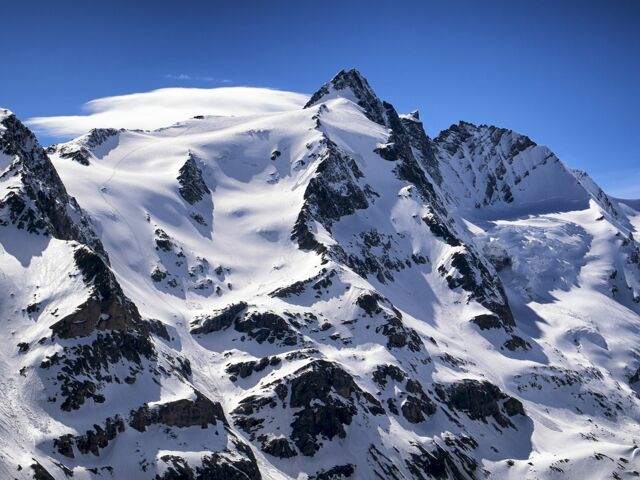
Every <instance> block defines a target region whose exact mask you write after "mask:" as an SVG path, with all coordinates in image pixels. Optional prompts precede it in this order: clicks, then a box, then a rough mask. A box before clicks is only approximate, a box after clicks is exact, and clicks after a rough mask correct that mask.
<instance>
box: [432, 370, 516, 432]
mask: <svg viewBox="0 0 640 480" xmlns="http://www.w3.org/2000/svg"><path fill="white" fill-rule="evenodd" d="M436 393H437V394H438V397H439V398H440V400H442V401H444V402H445V403H446V404H447V406H448V407H449V408H451V409H452V410H454V411H455V410H457V411H462V412H464V413H465V414H466V415H468V416H469V418H471V419H472V420H482V421H483V422H486V421H487V419H488V418H489V417H492V418H493V419H494V420H495V421H496V423H497V424H498V425H500V426H501V427H513V428H515V427H514V425H513V423H511V421H510V420H509V418H507V417H513V416H515V415H526V414H525V412H524V407H523V406H522V403H521V402H520V401H519V400H517V399H515V398H513V397H510V396H508V395H506V394H505V393H503V392H502V391H501V390H500V389H499V388H498V387H496V386H495V385H493V384H492V383H490V382H488V381H486V380H485V381H482V382H480V381H478V380H470V379H465V380H462V381H460V382H456V383H453V384H450V385H448V386H446V387H445V386H443V385H436ZM505 414H506V416H505Z"/></svg>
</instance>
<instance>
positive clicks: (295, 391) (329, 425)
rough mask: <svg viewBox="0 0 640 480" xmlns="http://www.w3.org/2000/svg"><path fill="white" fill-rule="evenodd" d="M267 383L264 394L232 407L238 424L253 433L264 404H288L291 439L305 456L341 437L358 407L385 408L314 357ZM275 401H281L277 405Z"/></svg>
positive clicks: (337, 369) (369, 410)
mask: <svg viewBox="0 0 640 480" xmlns="http://www.w3.org/2000/svg"><path fill="white" fill-rule="evenodd" d="M267 387H268V393H266V395H261V396H250V397H246V398H244V399H243V400H242V401H241V402H240V405H239V406H238V408H236V410H234V412H233V415H234V418H235V423H236V425H239V426H240V427H241V428H243V429H244V430H245V431H247V433H250V434H251V435H252V436H254V435H256V434H257V433H258V432H262V431H263V430H264V422H265V419H264V418H263V417H258V414H262V415H265V414H267V415H268V416H269V414H268V413H267V411H266V410H267V409H275V408H280V409H286V408H290V409H292V410H293V414H292V417H291V418H292V423H291V436H290V438H291V440H292V441H293V443H294V444H295V446H296V447H297V448H298V450H299V451H300V453H302V454H303V455H306V456H313V455H315V453H316V452H317V451H318V450H319V449H320V448H321V447H322V440H323V439H325V440H331V439H333V438H334V437H338V438H344V437H345V436H346V430H345V426H348V425H350V424H351V423H352V421H353V419H354V416H356V415H357V414H358V412H359V411H364V412H366V413H368V414H370V415H380V414H383V413H384V409H383V408H382V406H381V405H380V403H379V402H378V400H376V399H375V398H374V397H373V396H372V395H371V394H369V393H368V392H366V391H363V390H362V389H361V388H360V387H359V386H358V385H357V384H356V383H355V381H354V380H353V377H351V375H349V374H348V373H347V372H346V371H344V370H343V369H342V368H340V367H339V366H338V365H336V364H334V363H332V362H328V361H326V360H321V359H315V360H312V361H311V362H310V363H309V364H308V365H306V366H304V367H302V368H300V369H298V370H297V371H295V372H294V373H293V374H291V375H289V376H287V377H286V378H285V379H283V381H278V382H276V383H275V384H271V385H268V386H267ZM287 398H288V402H287ZM278 403H282V405H281V406H280V407H278ZM261 434H263V435H264V434H265V433H261ZM265 446H268V444H267V445H265ZM268 448H269V447H268Z"/></svg>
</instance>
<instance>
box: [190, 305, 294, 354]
mask: <svg viewBox="0 0 640 480" xmlns="http://www.w3.org/2000/svg"><path fill="white" fill-rule="evenodd" d="M246 310H247V304H246V303H244V302H240V303H237V304H233V305H230V306H228V307H226V308H224V309H223V310H220V311H218V312H215V313H214V314H213V315H210V316H209V315H204V316H199V317H197V318H196V319H195V320H194V321H193V322H192V324H191V325H192V329H191V333H193V334H196V335H197V334H207V333H212V332H217V331H221V330H226V329H228V328H229V327H231V326H232V325H233V328H234V330H235V331H236V332H239V333H243V334H246V335H247V336H248V337H249V338H251V339H253V340H255V341H256V342H257V343H263V342H268V343H274V342H278V343H282V344H283V345H295V344H296V343H297V341H298V340H297V339H298V336H297V333H296V332H295V330H293V329H292V328H291V326H290V325H289V323H288V322H287V321H286V320H285V319H284V318H283V317H281V316H280V315H277V314H275V313H273V312H257V311H246Z"/></svg>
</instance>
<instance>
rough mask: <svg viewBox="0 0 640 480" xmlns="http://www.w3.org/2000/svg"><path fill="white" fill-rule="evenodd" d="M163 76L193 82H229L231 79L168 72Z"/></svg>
mask: <svg viewBox="0 0 640 480" xmlns="http://www.w3.org/2000/svg"><path fill="white" fill-rule="evenodd" d="M164 78H168V79H169V80H180V81H193V82H213V83H226V84H231V83H233V80H231V79H228V78H216V77H208V76H202V75H190V74H188V73H179V74H175V73H170V74H167V75H164Z"/></svg>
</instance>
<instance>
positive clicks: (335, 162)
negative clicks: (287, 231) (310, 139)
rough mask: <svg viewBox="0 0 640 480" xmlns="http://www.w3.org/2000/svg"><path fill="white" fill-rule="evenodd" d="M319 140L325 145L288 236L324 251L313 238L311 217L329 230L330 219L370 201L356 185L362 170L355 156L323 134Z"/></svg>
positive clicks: (362, 206)
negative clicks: (321, 139)
mask: <svg viewBox="0 0 640 480" xmlns="http://www.w3.org/2000/svg"><path fill="white" fill-rule="evenodd" d="M322 143H323V145H324V147H325V148H324V150H323V152H322V153H321V154H320V155H319V156H320V158H321V160H320V162H319V164H318V166H317V168H316V174H315V175H314V177H313V178H312V179H311V181H310V182H309V184H308V185H307V188H306V190H305V192H304V200H305V203H304V206H303V208H302V210H301V211H300V214H299V216H298V219H297V220H296V223H295V225H294V228H293V231H292V234H291V239H292V240H293V241H295V242H297V243H298V245H299V246H300V248H302V249H305V250H315V251H317V252H318V253H324V252H325V251H326V247H325V246H323V245H321V244H320V243H318V242H317V240H316V239H315V236H314V234H313V233H312V231H311V230H310V227H309V222H310V221H311V220H316V221H318V222H320V223H321V224H322V225H323V226H324V227H325V228H326V229H327V230H329V231H330V230H331V225H332V223H333V222H335V221H336V220H339V219H340V218H341V217H344V216H345V215H350V214H352V213H354V212H355V211H356V210H358V209H364V208H367V206H368V205H369V203H368V201H367V196H366V194H365V192H364V191H363V189H362V188H361V187H360V186H359V185H358V179H359V178H361V177H362V172H361V171H360V169H359V168H358V165H357V164H356V162H355V160H354V159H353V158H351V157H350V156H348V155H346V154H345V153H343V152H341V151H340V149H339V148H338V147H337V145H336V144H335V143H334V142H332V141H331V140H329V139H328V138H326V137H325V138H324V139H323V141H322Z"/></svg>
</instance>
